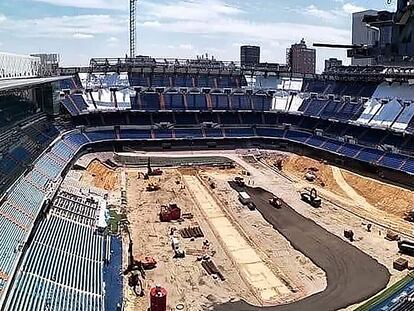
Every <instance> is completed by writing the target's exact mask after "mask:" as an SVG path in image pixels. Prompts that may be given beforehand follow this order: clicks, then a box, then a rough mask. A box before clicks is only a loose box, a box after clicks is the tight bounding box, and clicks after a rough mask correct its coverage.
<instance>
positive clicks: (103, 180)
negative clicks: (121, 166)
mask: <svg viewBox="0 0 414 311" xmlns="http://www.w3.org/2000/svg"><path fill="white" fill-rule="evenodd" d="M82 181H83V182H86V183H89V184H92V185H94V186H95V187H98V188H102V189H105V190H115V189H116V185H117V184H118V174H117V172H116V171H115V170H113V169H111V168H109V167H107V166H106V165H104V164H103V163H102V162H101V161H99V160H96V159H95V160H93V161H92V162H91V163H90V164H89V166H88V168H87V169H86V174H83V176H82Z"/></svg>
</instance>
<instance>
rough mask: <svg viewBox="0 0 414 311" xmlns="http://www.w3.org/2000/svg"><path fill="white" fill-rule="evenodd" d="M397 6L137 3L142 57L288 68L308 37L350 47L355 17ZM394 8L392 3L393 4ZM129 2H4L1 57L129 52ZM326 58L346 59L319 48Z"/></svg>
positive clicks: (369, 1) (333, 0) (275, 0)
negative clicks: (245, 59)
mask: <svg viewBox="0 0 414 311" xmlns="http://www.w3.org/2000/svg"><path fill="white" fill-rule="evenodd" d="M395 1H396V0H318V1H317V0H175V1H173V0H138V14H137V15H138V16H137V40H138V42H137V53H136V54H140V55H150V56H154V57H175V58H195V57H196V56H197V55H201V54H205V53H208V55H210V56H211V55H214V57H215V58H216V59H220V60H239V57H240V56H239V54H240V52H239V46H240V45H242V44H253V45H256V44H257V45H260V46H261V50H262V51H261V61H263V62H278V63H285V58H286V56H285V55H286V48H288V47H289V46H290V45H291V44H293V43H295V42H299V41H300V40H301V39H302V38H304V39H305V40H306V42H307V43H308V45H312V43H314V42H324V43H342V44H349V43H350V42H351V14H352V13H353V12H356V11H361V10H364V9H378V10H384V9H387V10H393V9H394V7H395V3H394V2H395ZM388 2H392V3H391V4H389V3H388ZM128 33H129V0H0V51H2V52H10V53H18V54H30V53H58V54H60V55H61V64H62V65H64V66H74V65H87V64H88V63H89V60H90V58H92V57H124V56H125V55H126V54H127V53H128V50H129V39H128ZM317 55H318V59H317V67H318V70H319V71H320V70H322V69H323V66H324V59H326V58H329V57H338V58H341V59H344V60H345V59H346V52H345V51H343V50H334V49H318V51H317Z"/></svg>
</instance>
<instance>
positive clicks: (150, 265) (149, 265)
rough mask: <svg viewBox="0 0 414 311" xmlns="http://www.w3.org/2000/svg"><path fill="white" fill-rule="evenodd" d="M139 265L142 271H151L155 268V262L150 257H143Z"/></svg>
mask: <svg viewBox="0 0 414 311" xmlns="http://www.w3.org/2000/svg"><path fill="white" fill-rule="evenodd" d="M141 264H142V268H143V269H144V270H152V269H155V268H156V267H157V261H156V260H155V259H154V257H151V256H145V257H144V258H143V259H142V260H141Z"/></svg>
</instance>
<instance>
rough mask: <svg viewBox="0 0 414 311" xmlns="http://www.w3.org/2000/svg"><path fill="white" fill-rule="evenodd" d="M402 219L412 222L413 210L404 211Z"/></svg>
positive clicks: (413, 220)
mask: <svg viewBox="0 0 414 311" xmlns="http://www.w3.org/2000/svg"><path fill="white" fill-rule="evenodd" d="M404 220H406V221H409V222H414V211H410V212H407V213H405V215H404Z"/></svg>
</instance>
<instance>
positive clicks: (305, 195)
mask: <svg viewBox="0 0 414 311" xmlns="http://www.w3.org/2000/svg"><path fill="white" fill-rule="evenodd" d="M300 197H301V199H302V201H304V202H306V203H308V204H310V205H311V206H313V207H320V206H321V204H322V200H321V198H319V197H318V192H317V191H316V189H315V188H312V189H307V188H305V189H304V190H303V191H302V192H301V193H300Z"/></svg>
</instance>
